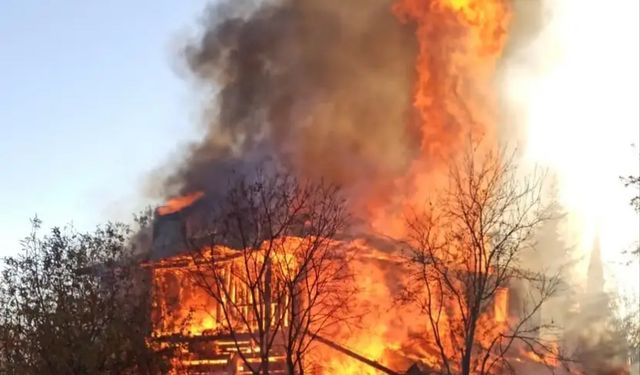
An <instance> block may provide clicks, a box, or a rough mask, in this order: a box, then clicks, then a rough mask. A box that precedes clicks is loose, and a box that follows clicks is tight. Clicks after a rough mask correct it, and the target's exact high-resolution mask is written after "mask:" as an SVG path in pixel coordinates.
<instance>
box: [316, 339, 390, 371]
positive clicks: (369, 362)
mask: <svg viewBox="0 0 640 375" xmlns="http://www.w3.org/2000/svg"><path fill="white" fill-rule="evenodd" d="M315 339H316V340H318V342H321V343H323V344H325V345H326V346H328V347H330V348H331V349H334V350H337V351H339V352H340V353H342V354H344V355H347V356H349V357H351V358H354V359H356V360H358V361H360V362H362V363H364V364H367V365H369V366H371V367H373V368H375V369H376V370H379V371H382V372H384V373H385V374H389V375H400V373H399V372H395V371H393V370H391V369H390V368H387V367H385V366H383V365H381V364H380V363H378V362H376V361H373V360H371V359H369V358H365V357H363V356H361V355H360V354H358V353H355V352H353V351H351V350H349V349H347V348H345V347H343V346H340V345H338V344H336V343H335V342H333V341H330V340H327V339H325V338H324V337H322V336H318V335H316V336H315Z"/></svg>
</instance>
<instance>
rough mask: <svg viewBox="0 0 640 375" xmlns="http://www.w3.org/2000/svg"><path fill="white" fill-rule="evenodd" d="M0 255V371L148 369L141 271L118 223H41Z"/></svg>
mask: <svg viewBox="0 0 640 375" xmlns="http://www.w3.org/2000/svg"><path fill="white" fill-rule="evenodd" d="M32 223H33V231H32V233H31V234H30V235H29V236H28V237H26V238H25V239H24V240H23V241H22V242H21V250H20V251H19V252H18V254H16V255H15V256H9V257H7V258H5V259H4V260H3V266H2V273H1V275H0V374H27V375H28V374H127V373H132V374H133V373H135V374H150V373H158V372H159V371H160V366H161V361H160V360H159V358H157V357H156V355H155V354H154V353H152V352H151V351H150V350H149V349H148V348H147V345H146V343H145V338H146V335H147V332H148V331H147V329H148V327H149V325H148V323H149V322H148V317H149V314H148V307H149V306H148V297H147V296H148V292H147V286H146V285H147V275H146V273H145V272H142V270H141V269H140V267H139V264H138V256H139V255H138V254H136V248H135V246H134V242H133V241H132V235H133V234H134V233H137V232H134V231H133V230H132V229H131V228H130V227H128V226H127V225H124V224H118V223H116V224H113V223H109V224H106V225H104V226H101V227H98V228H97V229H96V230H95V231H94V232H93V233H79V232H77V231H75V230H74V229H73V228H70V227H68V228H64V229H61V228H53V229H52V230H51V232H50V233H49V234H48V235H41V234H40V226H41V222H40V221H39V220H38V219H37V218H36V219H34V220H33V222H32Z"/></svg>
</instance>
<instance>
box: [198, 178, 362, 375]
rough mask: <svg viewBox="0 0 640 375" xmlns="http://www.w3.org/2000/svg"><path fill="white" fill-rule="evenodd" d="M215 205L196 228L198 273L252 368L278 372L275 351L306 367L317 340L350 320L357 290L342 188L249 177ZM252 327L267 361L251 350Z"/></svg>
mask: <svg viewBox="0 0 640 375" xmlns="http://www.w3.org/2000/svg"><path fill="white" fill-rule="evenodd" d="M211 212H212V213H213V215H212V218H213V219H212V220H207V223H206V225H204V226H199V227H198V229H196V230H194V229H193V228H192V229H191V230H189V232H191V233H190V234H188V235H187V236H186V237H187V238H188V239H189V240H188V241H189V249H190V250H191V257H192V262H193V265H194V266H193V267H192V268H191V271H190V275H189V276H190V277H191V279H192V280H194V282H195V284H196V285H197V286H198V287H200V288H201V289H202V290H204V291H205V292H206V294H207V295H208V296H210V297H211V298H212V299H213V300H215V301H216V304H217V310H218V311H217V312H216V319H217V320H218V321H219V323H220V324H221V325H222V326H223V328H224V330H225V331H226V332H228V333H230V334H231V337H232V338H233V340H234V343H235V345H236V349H237V353H238V355H239V357H240V359H241V360H242V362H243V363H244V366H245V368H246V369H250V370H251V371H252V372H253V373H255V374H259V373H260V374H268V373H269V358H270V357H272V356H273V355H274V353H284V356H285V357H286V367H287V371H288V373H290V374H296V373H297V374H302V373H304V370H305V363H304V358H305V354H306V353H307V351H308V350H309V348H310V345H311V343H312V342H314V340H315V338H316V336H317V335H319V334H321V333H322V332H324V331H325V330H327V329H329V328H330V327H332V326H333V325H335V324H337V323H339V322H341V321H343V320H344V318H345V317H346V314H347V313H348V306H349V300H350V297H351V295H352V294H353V287H352V284H350V273H349V269H348V259H347V255H346V253H345V250H344V249H343V248H341V247H340V246H339V245H338V243H337V242H336V241H334V240H333V238H334V237H335V235H336V234H337V233H338V232H340V231H341V230H342V229H343V228H344V226H345V225H346V223H347V220H348V214H347V212H346V211H345V204H344V201H343V200H342V199H341V198H340V195H339V192H338V189H337V188H335V187H333V186H329V185H326V184H323V183H320V184H313V183H301V182H300V181H298V180H297V179H296V178H294V177H291V176H288V175H276V176H274V177H264V176H260V177H258V178H257V179H255V180H251V181H250V180H248V179H245V178H241V179H239V181H237V182H235V183H233V184H232V185H231V188H230V189H229V191H228V193H227V194H226V196H225V198H224V199H223V200H222V201H221V203H218V204H217V205H216V206H215V207H212V208H211ZM185 232H187V230H186V229H185ZM246 336H248V337H249V339H250V341H251V342H253V343H255V345H256V347H257V348H259V352H260V364H259V366H256V365H254V364H252V363H251V361H250V358H249V357H248V355H247V354H246V353H245V352H243V351H242V350H241V341H243V340H242V339H241V338H242V337H246Z"/></svg>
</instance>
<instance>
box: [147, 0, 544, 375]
mask: <svg viewBox="0 0 640 375" xmlns="http://www.w3.org/2000/svg"><path fill="white" fill-rule="evenodd" d="M392 11H393V12H394V14H395V15H396V16H397V18H398V19H399V20H400V22H403V23H411V24H414V25H415V26H416V32H415V33H416V37H417V41H418V46H419V52H418V57H417V61H416V66H415V70H416V84H415V89H414V95H413V98H414V99H413V106H414V108H415V111H416V112H417V113H418V115H419V116H418V122H419V129H420V132H421V153H420V155H419V157H418V158H417V159H416V160H415V161H414V163H413V165H412V166H411V170H410V172H409V174H408V175H407V176H406V177H404V178H402V179H399V180H398V181H396V184H397V186H402V187H407V186H408V188H407V189H402V190H403V191H405V190H406V191H405V193H406V195H407V197H405V199H400V200H399V202H398V201H397V202H394V205H395V207H391V209H392V211H393V212H394V215H389V214H388V212H389V208H388V207H385V208H384V209H383V208H381V207H375V205H374V204H372V207H371V209H372V211H373V214H372V216H371V217H370V218H369V219H370V220H371V221H372V222H373V223H372V225H373V227H374V228H375V229H377V230H378V231H379V232H381V233H385V234H388V235H391V236H397V235H399V234H401V233H402V231H403V223H402V220H401V219H400V217H401V216H402V215H401V214H402V213H403V212H404V211H405V210H409V209H412V208H415V207H419V204H421V203H422V202H423V201H424V197H425V196H426V195H427V193H429V192H430V191H433V190H434V189H436V188H437V187H438V186H439V185H440V184H442V183H444V181H445V179H444V176H445V175H446V172H447V168H446V165H447V161H448V159H449V158H451V157H454V156H456V155H455V154H456V151H457V150H459V149H461V148H462V146H463V142H464V140H465V137H466V136H468V135H470V134H473V135H474V136H477V135H481V136H482V137H483V138H484V141H485V142H483V144H484V145H486V146H487V147H491V146H492V144H493V143H495V140H496V127H497V114H496V112H497V111H496V106H497V103H496V100H497V98H496V94H495V93H496V91H495V90H494V89H493V78H494V74H495V70H496V65H497V63H498V61H499V59H500V57H501V54H502V51H503V48H504V45H505V41H506V38H507V29H508V26H509V23H510V20H511V13H510V7H509V4H508V2H507V0H431V1H427V0H397V2H396V3H395V5H394V6H393V9H392ZM202 196H203V194H202V193H201V192H197V193H193V194H189V195H187V196H183V197H177V198H174V199H171V200H170V201H168V202H167V203H166V204H165V205H164V206H162V207H160V208H159V209H158V213H159V214H160V215H166V214H170V213H173V212H177V211H179V210H181V209H183V208H185V207H188V206H189V205H191V204H193V203H194V202H195V201H197V200H198V199H200V198H201V197H202ZM305 240H308V239H300V238H293V237H287V238H283V239H282V243H281V244H280V245H281V246H278V248H282V249H283V251H281V252H276V253H275V254H274V261H275V263H277V264H284V265H287V266H286V267H282V268H283V269H292V268H295V257H293V256H292V253H291V249H295V248H296V247H297V246H299V244H300V241H305ZM341 245H342V246H344V247H345V248H348V249H350V250H351V251H353V253H354V254H357V256H356V257H355V258H354V259H353V260H352V262H351V263H350V267H351V269H352V270H353V271H354V275H355V283H356V284H357V286H358V289H359V291H358V294H357V295H356V296H355V297H354V299H355V304H356V311H355V313H356V314H357V315H359V321H358V322H357V323H358V324H354V325H353V326H350V327H349V328H348V329H337V330H336V331H335V332H334V334H333V335H332V336H331V338H332V339H334V340H335V341H336V343H338V344H340V345H343V346H344V347H346V348H349V349H350V350H352V351H354V352H356V353H357V354H359V355H362V356H364V357H366V358H368V359H370V360H372V361H375V362H377V363H379V364H381V365H384V366H388V367H390V368H393V369H395V370H398V371H404V370H406V369H407V368H409V366H410V364H411V363H413V362H415V361H420V362H423V363H426V364H429V365H436V364H437V363H438V362H439V357H438V354H437V352H436V351H435V350H434V348H433V338H430V337H429V333H428V332H429V329H428V327H427V326H426V324H425V322H426V319H425V318H424V316H422V317H421V316H420V315H419V314H418V313H417V312H415V311H410V310H409V309H408V308H405V310H403V311H401V312H400V311H398V310H396V308H397V306H395V305H394V296H395V295H397V292H398V289H397V285H395V286H394V283H397V284H400V283H401V282H402V277H404V276H403V271H402V269H401V266H399V265H398V264H399V263H400V262H399V261H398V256H397V255H396V253H393V252H391V251H382V250H380V249H376V248H374V247H373V246H370V245H368V244H367V243H365V242H364V241H363V240H355V241H351V242H345V243H342V244H341ZM218 250H219V251H223V252H228V251H230V249H223V248H222V247H220V249H218ZM163 262H164V263H172V264H180V265H181V266H179V267H176V268H171V267H156V268H154V272H155V273H154V276H155V280H156V284H157V285H158V287H157V288H156V289H155V291H154V301H155V305H154V307H155V308H156V309H157V310H160V311H161V312H163V314H160V315H161V316H162V317H163V318H162V319H161V320H158V321H157V322H156V327H155V329H154V335H155V336H158V337H160V336H168V335H175V334H185V333H186V334H188V335H203V334H206V333H208V332H215V331H216V330H219V329H221V324H220V323H219V322H218V321H217V318H216V316H215V311H216V307H215V305H216V304H215V303H213V301H211V298H209V297H207V296H206V295H204V294H203V293H200V292H198V291H197V287H195V286H194V285H191V284H189V281H188V279H187V278H186V277H185V274H184V273H181V272H180V269H181V268H180V267H182V269H184V268H188V267H190V266H192V265H191V264H190V263H189V260H188V259H185V258H181V257H175V258H172V259H167V260H163ZM391 279H397V280H395V281H393V282H392V281H390V280H391ZM170 284H171V285H170ZM443 300H444V302H443V303H445V304H446V303H447V301H446V298H445V299H443ZM174 305H175V306H174ZM508 305H509V292H508V290H507V289H500V290H499V291H498V292H497V295H496V298H495V301H494V306H493V310H492V312H493V313H492V314H491V313H489V314H486V315H485V316H482V318H481V319H480V322H479V328H478V335H477V337H478V341H480V343H481V344H485V342H484V341H486V340H487V339H488V338H490V337H495V336H496V335H495V334H496V332H500V330H504V329H505V327H506V325H507V324H508V323H509V309H508ZM172 306H173V307H172ZM445 310H446V312H445V316H444V318H443V319H442V320H441V321H440V327H439V328H440V330H441V331H445V332H446V331H449V330H452V329H453V328H452V327H451V325H453V324H455V321H456V319H458V318H459V317H456V316H455V315H454V314H455V312H454V311H453V310H451V309H448V310H447V309H445ZM490 311H491V310H490ZM447 314H448V315H447ZM458 320H459V319H458ZM416 338H417V339H416ZM256 350H259V349H257V348H255V347H254V348H253V349H252V351H254V352H255V351H256ZM446 351H447V352H448V353H451V355H452V357H454V356H455V355H456V353H455V352H454V349H453V347H447V348H446ZM314 354H315V356H316V357H317V358H316V359H314V358H311V362H315V365H316V367H315V368H319V369H320V370H319V373H327V374H346V375H349V374H353V375H355V374H377V373H378V371H377V370H374V369H373V368H372V367H370V366H368V365H366V364H364V363H362V362H359V361H357V360H355V359H353V358H350V357H347V356H346V355H344V354H341V353H336V352H335V351H333V350H332V349H329V348H326V347H322V346H321V345H320V344H318V347H317V348H314ZM398 358H403V359H398ZM518 358H522V359H523V360H529V361H533V362H539V361H542V360H541V359H540V358H539V357H536V356H535V355H534V354H532V353H528V352H526V351H525V352H523V354H522V355H520V356H519V357H518ZM191 361H192V362H190V363H206V361H205V362H198V360H193V359H192V360H191ZM200 361H203V360H200ZM543 362H544V364H549V363H548V361H547V360H546V359H545V360H544V361H543ZM554 365H555V364H554Z"/></svg>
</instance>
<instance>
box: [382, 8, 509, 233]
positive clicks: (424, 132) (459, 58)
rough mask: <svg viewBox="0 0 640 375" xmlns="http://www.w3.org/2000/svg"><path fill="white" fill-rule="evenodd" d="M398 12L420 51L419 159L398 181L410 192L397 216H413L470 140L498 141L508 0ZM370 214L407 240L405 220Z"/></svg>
mask: <svg viewBox="0 0 640 375" xmlns="http://www.w3.org/2000/svg"><path fill="white" fill-rule="evenodd" d="M393 12H394V14H395V15H396V16H397V18H398V19H399V20H400V21H401V22H403V23H410V24H415V25H416V38H417V40H418V47H419V52H418V57H417V61H416V66H415V69H416V75H417V76H416V83H415V89H414V90H415V91H414V100H413V105H414V108H415V111H416V112H417V113H418V116H419V120H418V121H419V128H420V131H421V154H420V155H419V156H418V157H417V158H416V159H415V160H414V162H413V166H412V168H411V170H410V172H409V174H408V175H407V176H406V177H405V178H402V179H401V180H399V181H396V184H397V185H398V186H399V187H403V186H408V187H409V189H408V192H407V195H408V197H407V198H405V199H403V202H402V203H399V207H400V211H401V212H402V211H404V212H408V211H411V210H412V209H414V208H416V207H421V205H423V204H424V199H425V197H427V196H428V193H430V192H433V191H435V190H436V189H437V188H438V186H440V185H441V184H443V183H444V182H445V181H444V178H443V176H444V175H445V174H446V172H447V170H448V168H447V162H448V161H449V160H450V159H451V158H452V157H455V156H456V151H457V150H460V149H461V148H462V146H463V142H464V141H465V139H466V137H468V136H473V137H483V140H484V142H483V144H484V145H486V146H488V147H491V146H492V145H493V143H494V142H495V140H496V128H497V113H496V112H497V103H496V101H497V97H496V90H495V89H494V87H493V81H494V76H495V71H496V66H497V63H498V61H499V59H500V57H501V55H502V51H503V48H504V45H505V42H506V39H507V30H508V27H509V23H510V20H511V13H510V7H509V4H508V2H507V0H433V1H424V0H398V1H397V2H396V3H395V4H394V6H393ZM372 211H373V212H377V214H375V217H373V218H372V220H373V221H374V224H373V225H374V227H375V228H376V229H377V230H378V231H380V232H382V233H386V234H388V235H396V236H397V235H400V234H402V232H403V228H402V223H401V220H400V219H398V218H397V217H396V216H393V217H389V215H388V211H389V209H387V210H386V211H384V213H380V209H379V208H377V207H373V208H372ZM392 211H395V212H398V209H397V208H396V209H394V210H392ZM396 215H397V214H396Z"/></svg>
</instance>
